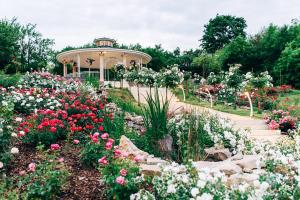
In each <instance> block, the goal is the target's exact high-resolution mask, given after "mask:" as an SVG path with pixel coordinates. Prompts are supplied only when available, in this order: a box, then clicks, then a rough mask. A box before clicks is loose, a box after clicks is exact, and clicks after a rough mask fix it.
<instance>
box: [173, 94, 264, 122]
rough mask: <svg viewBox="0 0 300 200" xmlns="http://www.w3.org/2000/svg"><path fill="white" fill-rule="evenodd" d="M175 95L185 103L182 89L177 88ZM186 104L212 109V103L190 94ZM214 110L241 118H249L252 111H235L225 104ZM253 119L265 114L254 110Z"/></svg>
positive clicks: (237, 109)
mask: <svg viewBox="0 0 300 200" xmlns="http://www.w3.org/2000/svg"><path fill="white" fill-rule="evenodd" d="M173 93H174V94H175V95H176V97H177V98H178V99H179V100H180V101H182V102H183V94H182V90H181V89H179V88H176V89H174V90H173ZM185 103H189V104H192V105H197V106H202V107H206V108H210V102H207V101H204V100H201V99H199V98H197V97H196V96H195V95H193V94H188V95H187V96H186V97H185ZM212 109H214V110H218V111H221V112H226V113H231V114H236V115H240V116H249V115H250V110H247V109H242V108H236V109H234V108H233V107H232V106H229V105H224V104H214V105H213V108H212ZM253 117H255V118H259V119H262V118H263V114H262V113H258V112H257V109H256V108H253Z"/></svg>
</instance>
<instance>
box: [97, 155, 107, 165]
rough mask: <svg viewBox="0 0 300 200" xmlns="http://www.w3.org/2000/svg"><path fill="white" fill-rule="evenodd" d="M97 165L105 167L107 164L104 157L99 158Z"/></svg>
mask: <svg viewBox="0 0 300 200" xmlns="http://www.w3.org/2000/svg"><path fill="white" fill-rule="evenodd" d="M98 163H100V164H102V165H106V164H107V163H108V161H107V160H106V156H103V157H102V158H100V159H99V160H98Z"/></svg>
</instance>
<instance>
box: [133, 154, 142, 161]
mask: <svg viewBox="0 0 300 200" xmlns="http://www.w3.org/2000/svg"><path fill="white" fill-rule="evenodd" d="M142 159H143V157H142V156H140V155H137V156H135V157H134V161H135V162H140V161H141V160H142Z"/></svg>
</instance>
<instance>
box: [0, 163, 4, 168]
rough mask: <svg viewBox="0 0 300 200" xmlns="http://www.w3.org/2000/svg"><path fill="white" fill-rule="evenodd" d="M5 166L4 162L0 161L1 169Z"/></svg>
mask: <svg viewBox="0 0 300 200" xmlns="http://www.w3.org/2000/svg"><path fill="white" fill-rule="evenodd" d="M3 166H4V164H3V162H1V161H0V169H2V168H3Z"/></svg>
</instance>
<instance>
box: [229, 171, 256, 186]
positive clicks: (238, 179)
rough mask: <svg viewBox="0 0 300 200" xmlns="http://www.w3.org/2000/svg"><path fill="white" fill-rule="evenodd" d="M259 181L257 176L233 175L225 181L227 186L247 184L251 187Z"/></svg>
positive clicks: (246, 174)
mask: <svg viewBox="0 0 300 200" xmlns="http://www.w3.org/2000/svg"><path fill="white" fill-rule="evenodd" d="M258 179H259V175H258V174H248V173H242V174H233V175H231V176H230V177H229V178H228V179H227V183H228V184H229V185H240V184H241V183H248V184H249V185H252V186H253V182H254V181H256V180H258Z"/></svg>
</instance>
